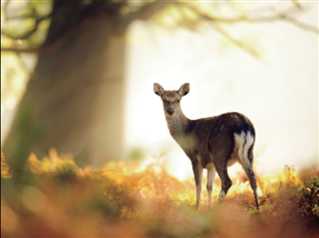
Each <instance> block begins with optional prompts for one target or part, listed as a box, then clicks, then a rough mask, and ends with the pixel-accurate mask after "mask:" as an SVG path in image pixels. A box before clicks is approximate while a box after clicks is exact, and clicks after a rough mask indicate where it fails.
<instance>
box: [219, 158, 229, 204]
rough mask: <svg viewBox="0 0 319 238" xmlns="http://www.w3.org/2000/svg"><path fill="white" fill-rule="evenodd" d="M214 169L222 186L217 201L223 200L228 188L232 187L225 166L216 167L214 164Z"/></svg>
mask: <svg viewBox="0 0 319 238" xmlns="http://www.w3.org/2000/svg"><path fill="white" fill-rule="evenodd" d="M215 168H216V171H217V173H218V176H219V178H220V180H221V184H222V187H221V190H220V193H219V200H220V201H221V200H223V199H224V197H225V196H226V194H227V192H228V190H229V188H230V187H231V185H232V181H231V179H230V178H229V176H228V171H227V165H226V164H223V165H218V164H215Z"/></svg>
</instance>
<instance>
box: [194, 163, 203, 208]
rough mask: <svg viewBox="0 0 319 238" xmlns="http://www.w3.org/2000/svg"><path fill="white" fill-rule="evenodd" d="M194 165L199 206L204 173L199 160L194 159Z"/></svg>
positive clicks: (197, 206) (197, 203)
mask: <svg viewBox="0 0 319 238" xmlns="http://www.w3.org/2000/svg"><path fill="white" fill-rule="evenodd" d="M192 165H193V172H194V178H195V185H196V208H197V209H198V208H199V203H200V197H201V191H202V174H203V167H202V165H201V163H200V161H198V160H193V161H192Z"/></svg>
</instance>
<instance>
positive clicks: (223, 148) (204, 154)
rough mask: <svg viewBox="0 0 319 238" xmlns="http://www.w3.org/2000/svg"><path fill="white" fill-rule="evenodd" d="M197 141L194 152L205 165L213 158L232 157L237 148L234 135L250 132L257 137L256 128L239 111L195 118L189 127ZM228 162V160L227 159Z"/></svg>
mask: <svg viewBox="0 0 319 238" xmlns="http://www.w3.org/2000/svg"><path fill="white" fill-rule="evenodd" d="M188 131H189V133H190V134H191V135H192V137H193V140H194V141H195V144H194V147H193V148H192V149H193V151H192V153H198V154H199V155H200V156H201V158H202V160H203V166H204V167H206V164H207V163H209V162H212V161H211V160H212V159H213V158H216V159H217V160H218V159H219V158H221V159H223V160H225V159H224V158H225V156H226V158H227V159H230V157H231V154H232V152H233V151H234V149H235V146H236V145H235V141H234V135H235V134H241V133H242V132H244V133H248V132H250V133H251V135H252V136H253V137H255V129H254V126H253V124H252V123H251V122H250V120H249V119H248V118H247V117H245V116H244V115H242V114H240V113H237V112H230V113H225V114H222V115H219V116H215V117H209V118H202V119H198V120H193V121H192V122H191V123H190V127H189V128H188ZM226 162H227V161H226Z"/></svg>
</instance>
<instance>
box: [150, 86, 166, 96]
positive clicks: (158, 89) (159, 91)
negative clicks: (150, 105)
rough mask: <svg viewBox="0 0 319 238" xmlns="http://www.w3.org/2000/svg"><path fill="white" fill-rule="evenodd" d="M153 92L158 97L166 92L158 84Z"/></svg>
mask: <svg viewBox="0 0 319 238" xmlns="http://www.w3.org/2000/svg"><path fill="white" fill-rule="evenodd" d="M153 90H154V93H156V94H157V95H158V96H161V95H162V94H163V92H164V88H163V87H162V86H161V85H160V84H158V83H154V84H153Z"/></svg>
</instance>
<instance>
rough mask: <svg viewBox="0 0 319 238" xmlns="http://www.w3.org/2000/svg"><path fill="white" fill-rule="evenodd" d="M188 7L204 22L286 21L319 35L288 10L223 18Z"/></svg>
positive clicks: (314, 28) (318, 32)
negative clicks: (262, 14)
mask: <svg viewBox="0 0 319 238" xmlns="http://www.w3.org/2000/svg"><path fill="white" fill-rule="evenodd" d="M188 7H189V8H190V9H191V10H192V11H194V12H195V13H196V14H197V15H198V16H200V17H201V18H202V19H203V20H206V21H209V22H218V23H224V24H238V23H243V22H247V23H269V22H274V21H285V22H287V23H290V24H292V25H294V26H296V27H298V28H300V29H302V30H306V31H310V32H313V33H317V34H319V29H318V27H316V26H312V25H310V24H307V23H304V22H301V21H300V20H298V19H296V18H294V17H292V16H290V15H289V12H290V11H291V8H290V9H287V10H285V11H282V12H276V11H274V13H273V14H271V15H267V16H237V17H221V16H214V15H210V14H208V13H206V12H204V11H202V10H200V9H198V8H196V7H194V6H193V5H189V4H188Z"/></svg>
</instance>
